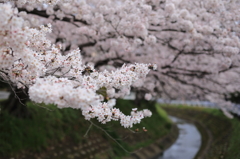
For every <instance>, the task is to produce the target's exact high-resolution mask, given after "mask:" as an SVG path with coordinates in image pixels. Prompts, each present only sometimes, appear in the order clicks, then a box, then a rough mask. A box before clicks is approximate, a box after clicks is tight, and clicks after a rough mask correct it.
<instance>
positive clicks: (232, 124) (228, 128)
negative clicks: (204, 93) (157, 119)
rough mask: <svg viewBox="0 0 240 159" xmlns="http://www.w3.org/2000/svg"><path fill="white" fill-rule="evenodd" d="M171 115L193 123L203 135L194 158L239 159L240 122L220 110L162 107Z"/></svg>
mask: <svg viewBox="0 0 240 159" xmlns="http://www.w3.org/2000/svg"><path fill="white" fill-rule="evenodd" d="M163 108H164V109H165V110H166V111H167V112H168V113H169V114H172V115H175V116H178V117H181V118H185V119H187V120H190V121H192V122H194V123H195V124H196V125H197V127H198V129H199V130H200V132H201V134H202V135H203V140H202V143H203V144H202V147H201V152H200V153H198V155H197V157H196V158H205V159H240V120H239V118H234V119H229V118H227V117H226V116H224V115H223V113H222V112H221V111H220V110H217V109H210V108H201V107H189V106H163Z"/></svg>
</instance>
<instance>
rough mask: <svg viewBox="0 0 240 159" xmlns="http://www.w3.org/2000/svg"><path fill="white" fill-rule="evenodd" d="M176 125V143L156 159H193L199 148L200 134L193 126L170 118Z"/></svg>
mask: <svg viewBox="0 0 240 159" xmlns="http://www.w3.org/2000/svg"><path fill="white" fill-rule="evenodd" d="M170 118H171V120H172V121H173V122H175V123H176V124H177V127H178V129H179V136H178V138H177V140H176V142H175V143H174V144H173V145H172V146H171V147H170V148H168V149H167V150H165V151H164V153H163V155H162V156H159V157H158V158H157V159H193V158H194V157H195V156H196V154H197V152H198V150H199V149H200V147H201V134H200V132H199V131H198V129H197V127H196V126H195V125H194V124H191V123H188V122H187V121H185V120H182V119H179V118H176V117H172V116H170Z"/></svg>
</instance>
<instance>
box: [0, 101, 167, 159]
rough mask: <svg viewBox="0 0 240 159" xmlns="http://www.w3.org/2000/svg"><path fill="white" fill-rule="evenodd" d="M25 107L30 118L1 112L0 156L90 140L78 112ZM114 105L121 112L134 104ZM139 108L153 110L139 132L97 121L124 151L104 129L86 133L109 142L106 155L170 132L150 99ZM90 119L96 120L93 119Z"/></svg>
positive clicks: (133, 147) (135, 127) (122, 103)
mask: <svg viewBox="0 0 240 159" xmlns="http://www.w3.org/2000/svg"><path fill="white" fill-rule="evenodd" d="M27 106H28V108H29V110H30V111H31V114H32V118H30V119H18V118H15V117H12V116H10V115H8V114H7V113H6V112H1V113H0V156H6V155H7V156H9V155H10V154H11V155H10V156H16V155H18V154H19V153H20V152H33V153H37V152H38V153H42V152H45V151H47V150H49V147H51V146H54V145H58V144H59V143H60V142H63V141H64V142H65V143H66V142H72V141H74V142H75V143H80V145H81V143H82V145H84V144H85V145H86V143H88V142H89V140H88V139H86V138H84V134H85V133H86V131H87V129H88V127H89V125H90V124H89V122H87V121H86V120H84V118H83V116H82V115H81V111H79V110H74V109H71V108H66V109H58V108H56V107H55V106H53V105H48V106H45V105H41V106H43V107H46V108H47V109H46V108H42V107H38V106H36V105H34V104H32V103H28V104H27ZM117 107H120V108H121V109H122V110H123V112H130V111H131V109H132V108H134V107H136V106H135V105H134V103H133V101H125V100H119V101H118V102H117ZM138 107H140V108H150V109H151V110H152V111H153V116H152V117H151V118H146V119H144V120H143V121H142V123H141V124H137V125H135V126H134V128H133V129H132V130H135V129H137V128H138V129H139V132H138V133H133V132H131V131H129V130H128V129H124V128H122V127H120V126H119V123H118V122H110V123H108V124H106V125H101V124H100V126H101V128H102V129H104V131H105V132H107V133H108V135H111V136H112V137H113V138H114V139H117V140H115V141H118V142H119V143H120V144H121V145H122V146H123V147H124V149H125V150H124V149H123V148H121V147H120V146H119V145H118V144H116V142H115V141H114V140H112V139H111V138H110V137H109V136H108V135H107V134H106V133H105V132H104V131H102V130H99V129H97V128H96V127H93V128H91V130H90V132H89V134H91V133H95V134H98V135H100V136H103V137H104V138H105V140H106V141H107V142H109V143H110V145H111V146H110V147H111V148H110V149H111V152H110V153H109V154H108V155H110V156H115V157H116V156H124V155H128V154H129V153H127V152H126V151H133V150H135V149H137V148H139V147H142V146H146V145H148V144H149V143H151V142H153V141H154V140H155V139H157V138H159V137H161V136H164V135H165V134H167V133H168V132H169V129H170V128H171V122H170V121H169V120H168V119H167V116H166V114H164V111H162V110H161V109H159V108H157V110H158V113H157V111H155V109H156V107H155V105H154V103H149V102H142V103H141V105H139V106H138ZM159 114H160V115H159ZM93 122H95V123H97V122H96V121H95V120H93ZM98 125H99V124H98ZM142 127H146V129H148V132H143V131H142ZM69 138H70V139H71V140H70V139H69ZM118 139H120V140H118ZM73 144H74V143H73ZM73 144H72V145H73ZM70 145H71V144H70ZM56 151H57V150H56ZM24 154H25V153H24ZM58 158H59V157H58Z"/></svg>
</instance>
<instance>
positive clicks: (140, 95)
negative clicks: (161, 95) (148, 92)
mask: <svg viewBox="0 0 240 159" xmlns="http://www.w3.org/2000/svg"><path fill="white" fill-rule="evenodd" d="M135 95H136V98H135V100H134V104H135V105H138V106H140V105H141V102H142V101H143V100H144V92H143V91H141V90H136V91H135Z"/></svg>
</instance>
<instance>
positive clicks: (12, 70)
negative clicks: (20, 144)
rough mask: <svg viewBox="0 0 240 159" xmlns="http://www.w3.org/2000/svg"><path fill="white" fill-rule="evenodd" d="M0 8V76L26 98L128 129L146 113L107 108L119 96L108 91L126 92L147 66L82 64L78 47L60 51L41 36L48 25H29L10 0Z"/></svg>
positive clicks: (141, 76) (147, 68)
mask: <svg viewBox="0 0 240 159" xmlns="http://www.w3.org/2000/svg"><path fill="white" fill-rule="evenodd" d="M0 12H1V17H2V18H1V24H0V25H1V26H0V28H1V32H0V36H1V43H0V44H1V45H0V46H1V60H0V69H1V77H2V79H4V80H5V81H8V82H9V83H10V85H13V86H16V87H17V88H18V89H27V93H28V95H29V97H30V99H31V100H32V101H34V102H36V103H45V104H50V103H53V104H56V105H57V106H58V107H59V108H64V107H72V108H76V109H81V110H82V114H83V115H84V117H85V119H86V120H90V119H91V118H95V117H96V118H97V119H98V121H99V122H101V123H103V124H104V123H106V122H109V121H111V120H120V123H121V125H122V126H124V127H132V125H133V124H136V123H139V122H140V121H141V119H142V118H144V117H147V116H151V112H150V111H149V110H147V109H145V110H142V111H137V109H134V110H133V111H132V112H131V115H124V114H123V113H122V112H121V111H120V110H119V109H117V108H114V107H113V106H114V105H115V97H116V96H119V95H118V94H117V93H114V92H113V91H112V89H118V90H119V92H121V95H124V94H127V93H128V92H129V90H130V86H131V85H132V83H133V82H134V81H136V80H142V79H144V78H145V77H146V75H147V73H148V72H149V69H150V68H151V64H139V63H135V64H131V65H123V66H122V67H121V68H119V69H116V70H114V71H107V70H104V71H102V72H100V71H96V70H95V69H94V68H93V66H92V65H90V64H88V65H85V64H83V62H82V57H81V55H80V50H79V49H75V50H72V51H71V52H69V53H68V54H66V55H62V53H61V51H60V49H61V45H59V44H57V45H55V44H52V43H51V42H50V41H49V40H48V39H47V38H46V34H47V33H49V32H51V25H50V24H48V25H47V26H43V25H40V26H39V27H38V28H33V27H29V26H28V25H27V22H26V20H24V19H23V18H22V17H21V16H20V15H21V13H19V12H18V10H17V9H16V8H12V6H11V5H10V4H1V5H0ZM110 92H111V93H110ZM104 93H107V94H104ZM104 97H105V98H107V100H106V101H105V100H104ZM19 98H21V97H19ZM109 98H111V99H109Z"/></svg>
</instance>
